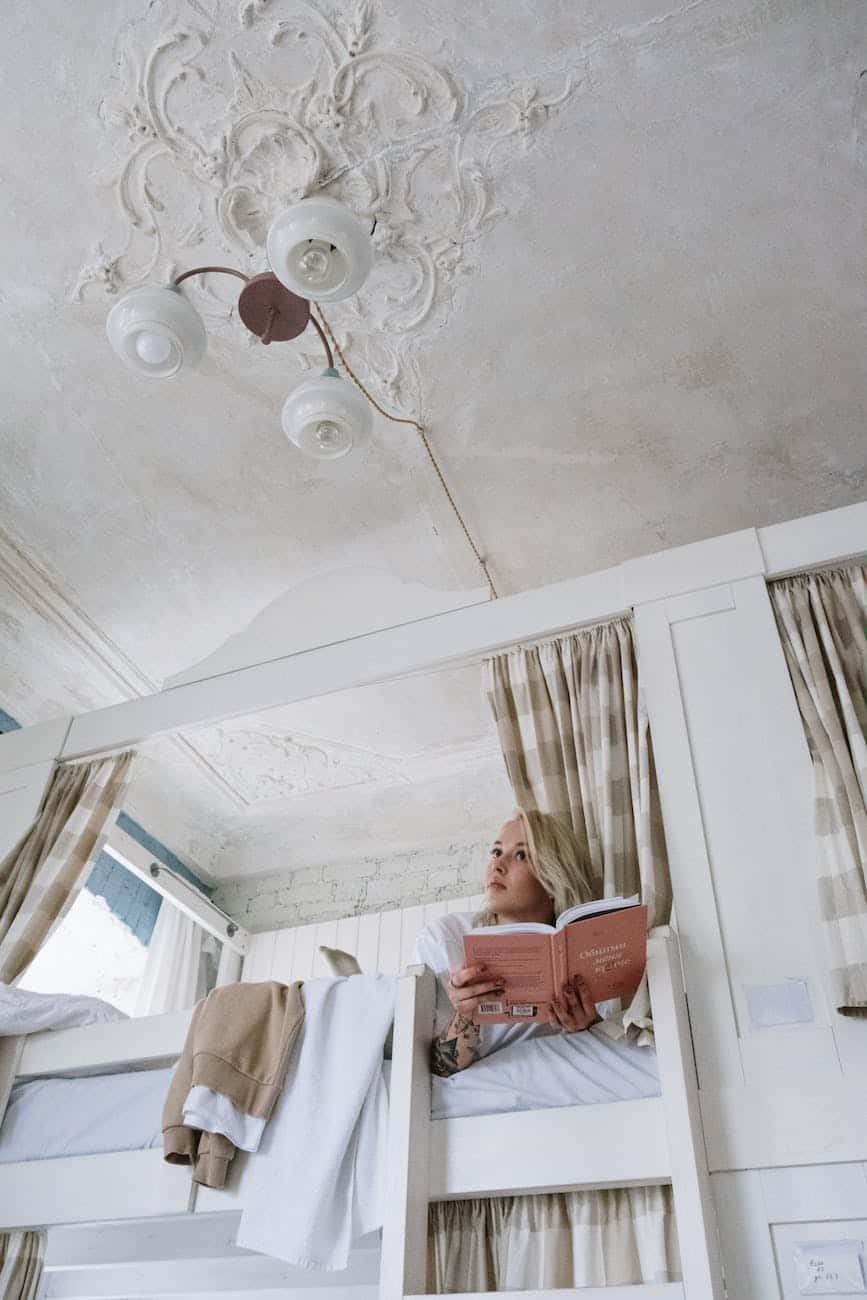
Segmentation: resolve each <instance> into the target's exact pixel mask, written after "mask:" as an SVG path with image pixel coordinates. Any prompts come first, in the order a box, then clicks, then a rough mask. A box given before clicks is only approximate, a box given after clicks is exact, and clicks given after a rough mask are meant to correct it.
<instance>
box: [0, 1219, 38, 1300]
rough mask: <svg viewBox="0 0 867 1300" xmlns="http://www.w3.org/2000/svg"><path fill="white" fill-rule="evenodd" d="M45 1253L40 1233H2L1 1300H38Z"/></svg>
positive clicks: (0, 1248)
mask: <svg viewBox="0 0 867 1300" xmlns="http://www.w3.org/2000/svg"><path fill="white" fill-rule="evenodd" d="M43 1249H44V1239H43V1237H42V1235H41V1233H38V1232H3V1233H0V1300H36V1292H37V1291H38V1289H39V1279H40V1277H41V1275H42V1255H43Z"/></svg>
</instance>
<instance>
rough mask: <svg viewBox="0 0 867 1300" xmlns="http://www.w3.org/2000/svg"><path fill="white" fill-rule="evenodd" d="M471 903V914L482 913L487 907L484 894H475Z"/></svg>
mask: <svg viewBox="0 0 867 1300" xmlns="http://www.w3.org/2000/svg"><path fill="white" fill-rule="evenodd" d="M469 902H470V911H471V912H481V910H482V908H483V907H484V906H485V896H484V894H473V895H472V897H471V898H470V900H469Z"/></svg>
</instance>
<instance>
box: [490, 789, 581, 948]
mask: <svg viewBox="0 0 867 1300" xmlns="http://www.w3.org/2000/svg"><path fill="white" fill-rule="evenodd" d="M509 820H510V821H520V823H521V825H522V826H523V828H524V841H525V843H526V845H527V850H528V852H529V855H530V869H531V870H532V872H533V875H534V876H535V877H536V879H537V880H538V882H539V884H540V885H541V886H542V888H543V889H544V890H545V893H546V894H547V895H548V897H549V898H550V899H551V906H552V907H553V909H554V915H555V916H559V915H560V913H561V912H565V911H566V908H567V907H574V906H575V905H576V903H586V902H588V901H589V899H591V898H593V897H594V894H595V893H596V891H595V889H594V886H593V871H592V869H591V867H590V864H589V863H588V862H587V860H586V858H585V855H584V853H583V851H582V848H581V845H580V843H579V842H578V839H577V837H576V835H575V832H574V831H573V830H572V827H571V826H569V825H567V824H566V822H564V821H561V820H560V818H559V817H554V816H553V815H552V814H551V813H543V812H539V811H538V809H536V808H516V809H515V811H514V812H513V813H512V816H511V817H510V818H509ZM483 915H484V916H485V918H486V920H487V923H488V924H490V923H491V922H492V921H494V920H495V919H496V918H495V916H494V915H493V914H492V913H483ZM480 923H482V924H484V923H485V922H480Z"/></svg>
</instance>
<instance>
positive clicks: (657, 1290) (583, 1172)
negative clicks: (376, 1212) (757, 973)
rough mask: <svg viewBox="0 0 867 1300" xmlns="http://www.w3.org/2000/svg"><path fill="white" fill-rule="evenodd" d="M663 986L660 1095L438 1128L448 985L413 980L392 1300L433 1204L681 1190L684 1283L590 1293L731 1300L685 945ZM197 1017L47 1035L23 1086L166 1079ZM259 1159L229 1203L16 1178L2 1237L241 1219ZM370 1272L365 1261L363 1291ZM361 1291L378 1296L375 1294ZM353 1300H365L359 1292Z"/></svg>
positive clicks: (419, 1268)
mask: <svg viewBox="0 0 867 1300" xmlns="http://www.w3.org/2000/svg"><path fill="white" fill-rule="evenodd" d="M648 980H649V984H650V993H651V998H652V1001H653V1008H654V1024H655V1028H656V1036H657V1057H658V1062H659V1073H660V1085H661V1095H660V1096H658V1097H650V1098H645V1099H641V1100H636V1101H621V1102H616V1103H611V1104H606V1105H584V1106H569V1107H563V1108H558V1109H552V1110H540V1111H539V1110H536V1111H521V1112H517V1113H513V1114H506V1115H488V1116H482V1117H471V1118H461V1119H449V1120H431V1119H430V1118H429V1116H430V1068H429V1054H430V1041H431V1032H432V1025H433V1006H434V996H435V981H434V977H433V975H432V974H431V973H430V972H428V971H426V969H425V968H424V967H411V968H409V970H408V971H407V973H406V974H405V975H404V976H402V977H401V978H400V979H399V980H398V992H397V1009H396V1015H395V1031H394V1046H393V1052H392V1072H391V1087H390V1119H389V1154H388V1164H389V1169H388V1186H389V1188H390V1189H391V1194H390V1197H389V1202H388V1206H387V1210H386V1219H385V1223H384V1227H383V1234H382V1252H381V1261H380V1281H379V1296H380V1297H381V1300H403V1297H404V1296H410V1295H411V1296H421V1295H423V1293H424V1287H425V1266H426V1257H427V1246H426V1240H427V1207H428V1202H429V1201H433V1200H449V1199H459V1198H466V1197H477V1196H499V1195H508V1194H512V1193H519V1192H520V1193H528V1192H544V1191H562V1190H566V1189H574V1188H584V1189H589V1188H594V1187H629V1186H646V1185H650V1184H657V1185H658V1184H671V1187H672V1192H673V1197H674V1203H675V1215H676V1218H677V1222H678V1230H679V1236H680V1241H681V1264H682V1270H683V1283H682V1284H681V1283H665V1284H645V1285H642V1286H635V1287H626V1288H623V1287H620V1288H617V1287H604V1288H589V1289H582V1292H581V1294H582V1295H586V1296H587V1297H588V1300H591V1298H592V1297H595V1296H597V1295H598V1296H600V1297H601V1296H603V1294H604V1296H605V1297H606V1300H616V1298H617V1297H620V1296H624V1297H626V1296H633V1295H634V1296H635V1297H636V1300H663V1297H664V1298H665V1300H674V1298H675V1297H678V1296H680V1297H683V1296H686V1297H689V1300H693V1297H695V1298H696V1300H698V1298H699V1297H708V1298H709V1300H710V1298H711V1297H717V1296H721V1295H722V1291H721V1290H720V1289H718V1282H717V1281H716V1280H715V1279H716V1278H717V1277H718V1258H717V1251H716V1235H715V1230H714V1223H713V1213H712V1209H711V1201H710V1193H709V1184H708V1177H707V1170H706V1164H705V1159H704V1151H703V1145H702V1135H701V1124H700V1119H699V1113H698V1094H697V1087H696V1079H695V1067H694V1062H693V1058H692V1045H691V1041H690V1035H689V1025H688V1020H687V1012H686V1000H685V995H684V989H683V979H682V974H681V966H680V955H679V949H678V945H677V940H676V936H675V935H674V933H673V932H672V931H670V930H664V931H660V932H658V933H656V934H655V935H654V936H653V937H652V938H651V940H650V943H649V951H648ZM189 1018H190V1013H189V1012H174V1013H171V1014H169V1015H163V1016H152V1017H147V1018H144V1019H140V1020H128V1021H121V1022H118V1023H113V1024H107V1025H92V1026H89V1027H87V1028H84V1029H68V1030H58V1031H54V1032H44V1033H41V1034H34V1035H32V1036H31V1038H30V1039H29V1040H28V1041H27V1044H26V1046H25V1048H24V1052H23V1054H22V1058H21V1063H20V1067H19V1073H18V1078H19V1079H20V1080H26V1079H35V1078H39V1077H45V1076H51V1075H61V1074H63V1075H71V1074H77V1075H82V1074H102V1073H109V1072H113V1071H117V1070H123V1069H156V1068H160V1067H163V1066H165V1065H166V1064H168V1063H170V1062H171V1061H172V1060H173V1059H174V1058H175V1057H176V1056H177V1055H178V1054H179V1053H180V1051H181V1049H182V1046H183V1041H184V1036H185V1033H186V1028H187V1025H188V1023H189ZM251 1159H255V1157H252V1158H251V1157H245V1156H243V1155H239V1157H238V1158H237V1159H236V1162H235V1168H234V1170H233V1173H232V1176H231V1179H230V1182H229V1185H228V1187H227V1188H226V1189H224V1190H220V1191H217V1190H214V1189H211V1188H206V1187H196V1186H195V1185H193V1184H192V1183H191V1181H190V1175H189V1170H188V1169H184V1168H179V1167H178V1166H174V1165H168V1164H166V1163H164V1161H163V1158H162V1152H161V1151H160V1150H149V1151H126V1152H116V1153H108V1154H105V1155H93V1156H73V1157H67V1158H57V1159H51V1160H34V1161H28V1162H26V1163H21V1164H5V1165H0V1229H11V1228H25V1227H55V1226H59V1225H70V1224H75V1223H98V1222H102V1221H115V1222H116V1221H118V1220H123V1219H126V1220H136V1221H139V1222H140V1221H143V1220H144V1221H154V1222H158V1221H171V1218H172V1216H187V1217H189V1218H193V1217H196V1216H202V1215H215V1216H218V1215H220V1214H226V1213H227V1212H231V1211H236V1212H237V1211H239V1210H241V1209H242V1208H243V1205H244V1201H245V1188H246V1183H247V1171H248V1170H249V1167H250V1166H249V1162H250V1160H251ZM358 1267H359V1266H358V1261H357V1259H356V1260H354V1261H353V1264H352V1265H351V1269H352V1270H353V1272H352V1273H351V1276H352V1277H357V1275H358ZM338 1276H342V1275H338ZM332 1280H333V1279H332ZM311 1281H312V1279H311V1275H310V1274H309V1273H302V1272H300V1271H299V1273H298V1277H297V1279H296V1286H295V1287H293V1293H294V1291H295V1290H296V1289H298V1290H300V1291H306V1290H313V1289H316V1288H315V1287H314V1286H312V1285H311ZM344 1283H345V1279H344ZM354 1286H361V1287H365V1288H366V1287H368V1286H369V1280H368V1281H358V1282H355V1283H353V1287H354ZM521 1294H522V1295H526V1294H527V1293H525V1292H522V1293H521ZM555 1294H556V1293H555ZM299 1300H300V1297H299ZM353 1300H364V1297H363V1296H362V1295H361V1294H360V1293H359V1294H356V1293H355V1291H354V1289H353Z"/></svg>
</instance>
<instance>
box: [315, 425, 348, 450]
mask: <svg viewBox="0 0 867 1300" xmlns="http://www.w3.org/2000/svg"><path fill="white" fill-rule="evenodd" d="M314 437H315V438H316V442H317V445H318V446H320V447H321V448H322V450H323V451H331V450H333V448H335V447H336V446H338V444H339V443H340V442H341V441H342V430H341V428H340V425H339V424H335V423H334V421H333V420H320V421H319V423H318V424H317V425H316V431H315V433H314Z"/></svg>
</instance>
